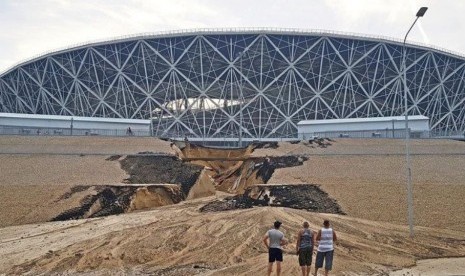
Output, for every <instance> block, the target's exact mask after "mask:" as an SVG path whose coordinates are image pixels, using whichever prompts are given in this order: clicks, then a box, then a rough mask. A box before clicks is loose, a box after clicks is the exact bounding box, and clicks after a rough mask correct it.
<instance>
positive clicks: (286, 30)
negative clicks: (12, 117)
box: [0, 27, 465, 77]
mask: <svg viewBox="0 0 465 276" xmlns="http://www.w3.org/2000/svg"><path fill="white" fill-rule="evenodd" d="M261 33H263V34H265V33H266V34H289V35H316V36H331V37H341V38H350V39H362V40H368V41H370V40H371V41H384V42H389V43H395V44H403V43H402V42H403V40H402V39H401V38H393V37H388V36H381V35H368V34H361V33H351V32H340V31H333V30H317V29H315V30H312V29H309V30H307V29H295V28H266V27H259V28H203V29H181V30H173V31H164V32H156V33H139V34H131V35H126V36H120V37H113V38H106V39H99V40H95V41H87V42H83V43H79V44H75V45H70V46H68V47H64V48H58V49H54V50H50V51H47V52H45V53H41V54H38V55H36V56H34V57H31V58H28V59H25V60H22V61H19V62H18V63H16V64H14V65H12V66H11V67H9V68H8V69H6V70H5V71H4V72H0V77H1V76H3V75H5V74H7V73H9V72H10V71H12V70H14V69H15V68H16V67H18V66H21V65H24V64H27V63H30V62H33V61H36V60H39V59H41V58H44V57H46V56H47V55H50V54H59V53H63V52H68V51H71V50H77V49H81V48H85V47H89V46H98V45H104V44H110V43H119V42H125V41H133V40H137V39H149V38H159V37H176V36H186V35H208V34H228V35H231V34H261ZM407 46H408V47H416V48H420V49H426V50H431V49H432V50H435V51H438V52H441V53H443V54H447V55H451V56H454V57H457V58H460V59H463V58H465V53H459V52H454V51H451V50H448V49H445V48H442V47H437V46H434V45H428V44H425V43H420V42H407Z"/></svg>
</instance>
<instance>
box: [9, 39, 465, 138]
mask: <svg viewBox="0 0 465 276" xmlns="http://www.w3.org/2000/svg"><path fill="white" fill-rule="evenodd" d="M401 62H402V45H401V44H400V43H398V42H394V41H386V40H377V39H362V38H357V37H351V36H341V35H333V36H331V35H321V34H292V33H266V32H261V31H260V32H251V33H220V32H219V33H211V32H203V33H202V32H199V33H195V34H179V35H170V36H166V37H138V38H134V39H126V40H123V41H110V42H107V43H98V44H91V45H87V46H82V47H78V48H75V49H70V50H67V51H61V52H56V53H52V54H48V55H46V56H43V57H41V58H38V59H35V60H33V61H30V62H27V63H23V64H21V65H19V66H17V67H15V68H13V69H12V70H9V71H8V72H6V73H4V74H3V75H1V76H0V111H1V112H11V113H27V114H52V115H72V116H92V117H110V118H132V119H147V118H149V117H150V114H151V113H152V116H151V117H152V118H153V120H154V133H155V135H157V136H170V137H182V136H184V135H185V134H187V135H189V136H192V137H196V138H224V137H238V135H239V133H240V132H242V135H243V136H244V138H249V139H259V138H274V137H296V135H297V126H296V124H297V122H299V121H301V120H311V119H333V118H353V117H379V116H401V115H403V114H404V110H403V83H402V72H401V71H400V68H401V67H400V65H401ZM406 62H407V84H408V101H409V102H408V106H409V111H408V113H409V114H410V115H420V114H421V115H425V116H427V117H429V118H430V123H431V127H432V129H433V130H440V131H462V132H463V131H464V130H465V115H464V114H465V108H464V106H465V103H464V101H465V87H464V86H465V78H464V74H465V61H464V59H463V58H460V57H458V56H454V55H451V54H446V53H443V52H440V51H437V50H434V49H429V48H425V47H419V46H412V45H410V46H408V48H407V54H406ZM240 129H242V131H240Z"/></svg>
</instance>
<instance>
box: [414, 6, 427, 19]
mask: <svg viewBox="0 0 465 276" xmlns="http://www.w3.org/2000/svg"><path fill="white" fill-rule="evenodd" d="M427 10H428V7H421V8H420V9H419V10H418V12H417V15H416V16H417V17H422V16H423V15H425V13H426V11H427Z"/></svg>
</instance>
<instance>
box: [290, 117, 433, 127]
mask: <svg viewBox="0 0 465 276" xmlns="http://www.w3.org/2000/svg"><path fill="white" fill-rule="evenodd" d="M408 119H409V121H423V120H429V118H428V117H426V116H423V115H412V116H408ZM391 121H405V116H393V117H371V118H350V119H327V120H305V121H300V122H298V123H297V125H326V124H351V123H366V122H391Z"/></svg>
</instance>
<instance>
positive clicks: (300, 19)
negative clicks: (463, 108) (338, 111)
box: [0, 0, 465, 74]
mask: <svg viewBox="0 0 465 276" xmlns="http://www.w3.org/2000/svg"><path fill="white" fill-rule="evenodd" d="M422 6H427V7H429V9H428V11H427V12H426V15H425V16H424V17H423V18H420V20H419V21H418V23H417V24H416V26H415V28H414V29H413V30H412V32H411V33H410V35H409V38H408V41H410V42H420V43H426V44H429V45H433V46H436V47H440V48H445V49H448V50H451V51H454V52H458V53H461V54H463V55H465V35H464V31H465V15H464V14H463V12H464V11H465V0H273V1H271V0H268V1H265V0H163V1H158V0H150V1H149V0H112V1H110V0H0V26H1V31H0V74H1V73H2V72H4V71H6V70H8V69H9V68H11V67H12V66H14V65H15V64H17V63H19V62H21V61H25V60H28V59H30V58H32V57H35V56H38V55H41V54H44V53H45V52H49V51H53V50H57V49H63V48H66V47H69V46H72V45H75V44H82V43H86V42H92V41H96V40H99V41H100V40H106V39H112V38H115V37H120V36H125V35H132V34H138V33H153V32H160V31H173V30H180V29H198V28H235V27H239V28H241V27H270V28H298V29H306V30H314V29H318V30H333V31H339V32H350V33H360V34H367V35H374V36H387V37H392V38H395V39H403V37H404V35H405V33H406V32H407V30H408V28H409V27H410V25H411V24H412V23H413V20H414V19H415V14H416V11H417V10H418V9H419V8H420V7H422Z"/></svg>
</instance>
